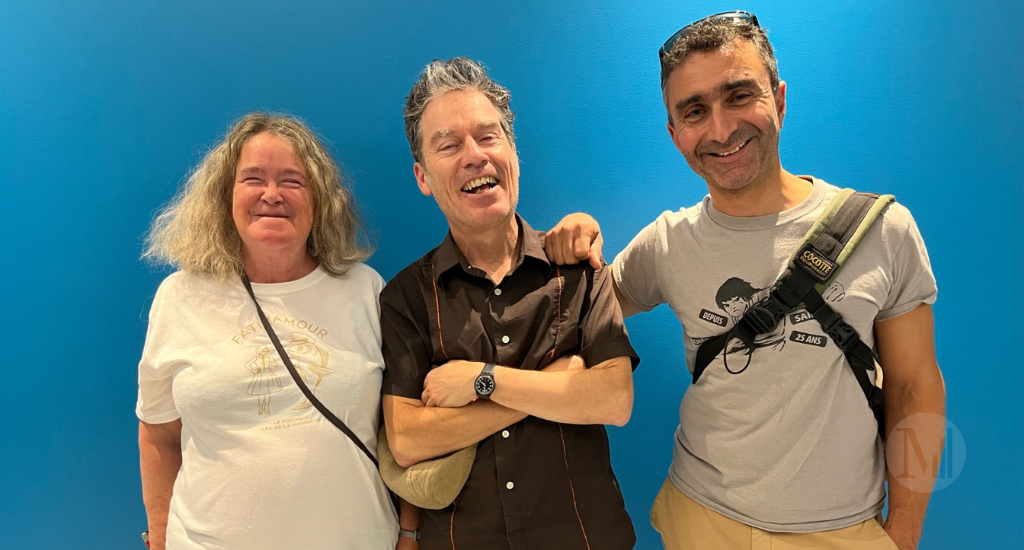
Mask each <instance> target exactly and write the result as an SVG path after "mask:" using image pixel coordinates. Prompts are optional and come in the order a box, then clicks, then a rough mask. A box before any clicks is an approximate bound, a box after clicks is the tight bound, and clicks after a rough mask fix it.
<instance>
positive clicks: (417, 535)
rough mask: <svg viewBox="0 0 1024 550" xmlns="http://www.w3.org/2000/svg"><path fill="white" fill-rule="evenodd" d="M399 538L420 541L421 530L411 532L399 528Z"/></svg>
mask: <svg viewBox="0 0 1024 550" xmlns="http://www.w3.org/2000/svg"><path fill="white" fill-rule="evenodd" d="M398 536H400V537H405V538H407V539H412V540H415V541H419V540H420V530H419V529H417V530H415V531H410V530H408V529H402V528H401V527H399V528H398Z"/></svg>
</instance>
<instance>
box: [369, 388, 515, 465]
mask: <svg viewBox="0 0 1024 550" xmlns="http://www.w3.org/2000/svg"><path fill="white" fill-rule="evenodd" d="M383 405H384V424H385V426H386V427H387V434H388V444H389V445H390V446H391V452H392V454H394V455H395V460H396V461H397V462H398V464H399V465H401V466H405V467H408V466H410V465H412V464H415V463H417V462H420V461H423V460H427V459H430V458H435V457H438V456H442V455H446V454H448V453H451V452H454V451H458V450H459V449H464V448H466V447H468V446H470V445H472V444H474V443H476V442H478V441H480V440H481V439H483V438H485V437H487V436H489V435H491V434H493V433H494V432H496V431H498V430H500V429H502V428H505V427H507V426H510V425H512V424H515V423H516V422H519V421H520V420H522V419H524V418H526V416H527V415H526V413H523V412H519V411H516V410H513V409H509V408H507V407H503V406H501V405H499V404H497V403H491V402H488V401H474V402H473V403H470V404H468V405H466V406H464V407H457V408H440V407H426V406H424V405H423V403H422V402H421V401H419V400H416V399H407V398H403V397H397V396H393V395H385V396H384V399H383Z"/></svg>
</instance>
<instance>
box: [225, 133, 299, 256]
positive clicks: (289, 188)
mask: <svg viewBox="0 0 1024 550" xmlns="http://www.w3.org/2000/svg"><path fill="white" fill-rule="evenodd" d="M231 214H232V217H233V218H234V221H235V227H236V228H237V229H238V234H239V235H240V236H241V238H242V244H243V248H244V250H245V254H246V255H247V256H249V255H261V254H267V253H271V252H273V253H280V252H284V253H286V254H287V255H289V256H293V257H295V258H303V257H304V255H303V252H304V251H305V250H306V239H307V238H309V232H310V230H311V229H312V228H313V195H312V190H311V189H310V182H309V178H308V176H307V174H306V168H305V166H304V165H303V164H302V161H301V160H300V159H299V157H298V155H296V154H295V148H294V147H293V146H292V144H291V142H289V141H288V140H286V139H284V138H282V137H279V136H276V135H273V134H269V133H262V134H257V135H255V136H253V137H252V138H250V139H249V140H248V141H246V142H245V145H243V146H242V151H241V154H240V155H239V157H238V164H237V165H236V167H235V185H234V190H233V193H232V200H231ZM306 255H308V252H306Z"/></svg>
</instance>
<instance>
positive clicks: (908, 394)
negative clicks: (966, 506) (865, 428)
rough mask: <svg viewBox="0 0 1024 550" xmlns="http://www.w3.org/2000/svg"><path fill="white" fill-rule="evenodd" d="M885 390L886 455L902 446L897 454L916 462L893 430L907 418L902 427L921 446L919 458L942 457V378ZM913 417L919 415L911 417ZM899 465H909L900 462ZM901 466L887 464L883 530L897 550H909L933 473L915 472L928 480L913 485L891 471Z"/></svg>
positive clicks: (925, 506) (914, 541)
mask: <svg viewBox="0 0 1024 550" xmlns="http://www.w3.org/2000/svg"><path fill="white" fill-rule="evenodd" d="M885 391H886V395H885V412H886V432H887V433H888V434H889V440H888V445H889V446H890V452H889V455H890V456H892V454H893V450H894V449H893V446H903V447H902V448H900V449H898V451H899V452H900V453H909V455H910V456H909V457H908V458H909V462H913V461H916V460H917V456H916V455H917V454H918V450H917V449H916V448H914V447H912V446H908V445H907V443H906V442H905V441H904V440H903V437H904V436H903V434H901V433H899V432H894V431H893V430H894V429H895V428H896V426H897V425H899V424H900V423H901V422H904V420H907V419H908V418H909V420H907V421H906V422H904V424H903V426H901V428H909V429H910V430H912V431H913V435H914V438H915V441H916V443H917V444H919V445H920V451H919V452H920V454H921V456H925V457H933V456H942V446H943V436H944V432H945V430H944V428H945V426H944V425H942V426H939V425H937V424H938V422H940V420H939V419H938V417H940V416H941V417H944V416H945V390H944V388H943V386H942V383H941V379H940V380H938V381H937V383H936V382H935V381H932V382H931V383H922V384H918V385H916V387H912V388H896V387H890V386H889V385H888V384H887V385H886V388H885ZM922 413H927V414H922ZM914 415H921V416H920V417H914ZM935 415H937V416H935ZM946 444H949V442H946ZM910 445H913V443H911V444H910ZM901 456H902V455H901ZM899 462H901V463H903V462H907V463H909V462H908V461H902V460H901V461H899ZM929 465H930V464H929ZM900 467H901V465H897V464H889V469H890V472H889V513H888V516H887V518H886V521H885V530H886V532H888V533H889V536H891V537H892V538H893V540H894V541H895V542H896V544H897V546H899V548H900V550H910V549H913V548H917V545H918V542H919V540H920V538H921V530H922V528H923V527H924V518H925V513H926V512H927V510H928V501H929V499H930V498H931V490H932V486H933V485H934V482H935V473H936V472H934V471H931V469H930V468H924V469H923V471H922V472H915V474H918V475H925V476H930V477H929V478H928V479H927V480H921V479H919V478H917V477H915V479H914V481H913V483H912V484H909V483H905V482H903V481H900V479H898V478H897V477H896V476H897V475H899V474H904V473H905V472H902V471H899V472H896V471H892V470H893V469H898V468H900Z"/></svg>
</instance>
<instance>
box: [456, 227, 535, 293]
mask: <svg viewBox="0 0 1024 550" xmlns="http://www.w3.org/2000/svg"><path fill="white" fill-rule="evenodd" d="M451 230H452V238H453V239H454V240H455V244H456V245H458V247H459V250H460V251H462V254H463V255H465V256H466V260H468V261H469V263H470V265H472V266H473V267H476V268H479V269H482V270H483V271H485V272H486V273H487V275H488V276H489V277H490V278H491V281H493V282H494V284H498V283H500V282H501V280H502V279H503V278H504V277H505V275H506V274H507V273H508V272H509V271H511V270H512V262H514V261H515V257H516V245H517V244H518V241H519V224H518V223H516V218H515V216H511V218H510V219H509V220H508V222H502V223H500V224H498V225H495V226H494V227H491V228H488V229H484V230H480V229H476V230H465V229H457V228H455V227H452V228H451Z"/></svg>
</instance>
